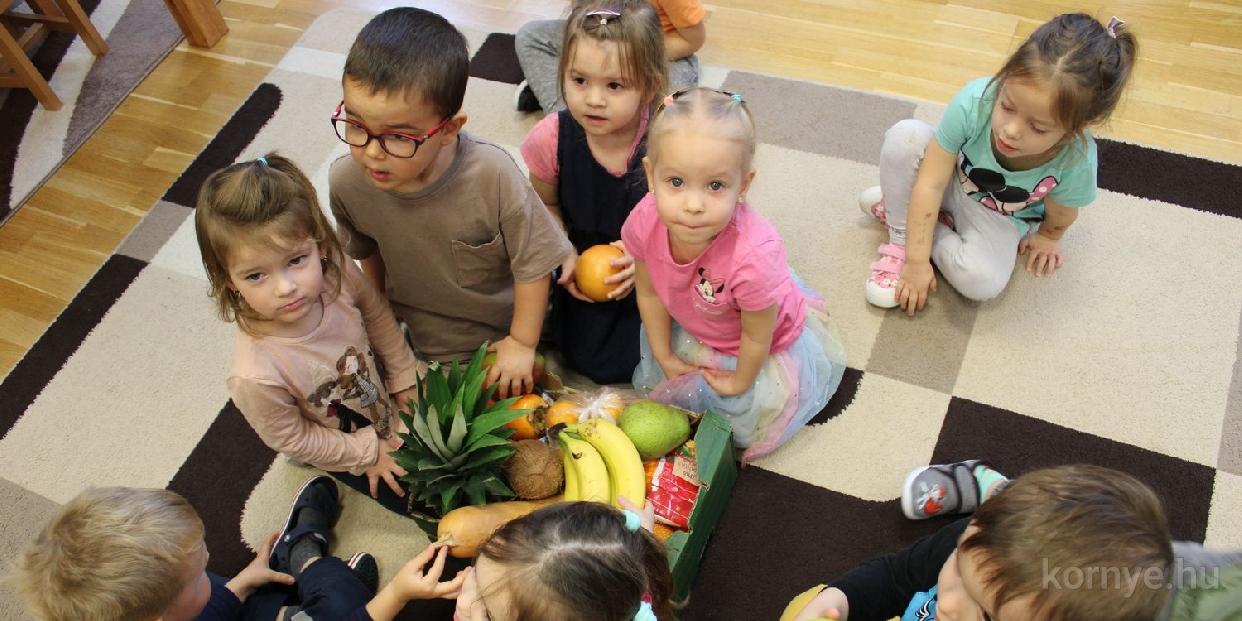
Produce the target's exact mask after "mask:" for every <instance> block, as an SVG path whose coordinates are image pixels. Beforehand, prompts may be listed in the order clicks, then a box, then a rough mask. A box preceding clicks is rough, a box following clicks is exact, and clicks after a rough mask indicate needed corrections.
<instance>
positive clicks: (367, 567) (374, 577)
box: [345, 552, 379, 595]
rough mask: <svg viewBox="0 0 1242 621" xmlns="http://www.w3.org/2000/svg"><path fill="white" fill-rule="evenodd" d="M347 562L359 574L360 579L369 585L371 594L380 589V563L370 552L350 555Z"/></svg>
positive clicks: (365, 584)
mask: <svg viewBox="0 0 1242 621" xmlns="http://www.w3.org/2000/svg"><path fill="white" fill-rule="evenodd" d="M345 564H346V565H349V568H350V569H352V570H353V572H354V575H355V576H358V580H359V581H361V582H362V584H363V586H365V587H367V591H370V592H371V595H375V593H376V592H377V591H379V564H378V563H376V562H375V557H374V556H371V553H370V552H359V553H357V554H355V555H353V556H352V557H350V559H349V560H348V561H346V563H345Z"/></svg>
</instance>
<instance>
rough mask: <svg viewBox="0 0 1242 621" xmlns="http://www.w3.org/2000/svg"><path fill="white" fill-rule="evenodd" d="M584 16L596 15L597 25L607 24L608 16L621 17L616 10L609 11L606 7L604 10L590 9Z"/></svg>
mask: <svg viewBox="0 0 1242 621" xmlns="http://www.w3.org/2000/svg"><path fill="white" fill-rule="evenodd" d="M586 16H587V17H598V18H599V25H600V26H607V25H608V18H610V17H621V14H620V13H618V12H616V11H609V10H607V9H604V10H600V11H591V12H590V13H587V14H586Z"/></svg>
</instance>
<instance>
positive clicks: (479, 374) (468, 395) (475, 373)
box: [461, 342, 494, 419]
mask: <svg viewBox="0 0 1242 621" xmlns="http://www.w3.org/2000/svg"><path fill="white" fill-rule="evenodd" d="M487 346H488V343H487V342H484V343H483V346H482V347H480V348H479V351H477V352H475V353H474V357H473V358H471V359H470V366H468V367H466V375H465V377H466V390H465V392H463V393H462V402H461V408H462V410H464V411H465V412H466V418H467V419H471V418H474V415H475V414H477V413H478V412H476V411H475V407H476V405H477V404H478V403H479V402H480V401H482V402H483V403H487V398H482V399H480V394H481V392H482V390H483V380H485V379H487V373H484V372H483V357H484V356H485V355H486V354H485V353H484V352H486V351H487ZM493 390H494V389H493ZM488 398H490V396H489V397H488Z"/></svg>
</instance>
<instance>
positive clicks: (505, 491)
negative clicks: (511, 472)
mask: <svg viewBox="0 0 1242 621" xmlns="http://www.w3.org/2000/svg"><path fill="white" fill-rule="evenodd" d="M483 487H484V488H485V489H487V493H488V494H491V495H492V496H495V497H497V498H513V497H514V496H516V495H517V494H515V493H513V490H511V489H509V486H508V485H505V482H504V481H501V480H500V479H498V478H496V477H495V476H494V475H492V476H488V477H487V479H486V480H484V481H483Z"/></svg>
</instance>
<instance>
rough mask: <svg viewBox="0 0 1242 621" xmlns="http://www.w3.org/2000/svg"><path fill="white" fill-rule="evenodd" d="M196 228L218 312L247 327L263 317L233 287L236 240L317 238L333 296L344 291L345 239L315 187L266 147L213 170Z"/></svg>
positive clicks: (203, 193) (197, 211)
mask: <svg viewBox="0 0 1242 621" xmlns="http://www.w3.org/2000/svg"><path fill="white" fill-rule="evenodd" d="M194 230H195V233H196V234H197V235H198V249H199V252H200V253H201V254H202V257H203V268H204V269H206V271H207V281H208V283H209V285H210V293H209V295H210V296H211V297H212V298H213V299H215V300H216V304H217V310H218V312H219V313H220V318H221V319H223V320H224V321H237V323H238V325H239V326H240V327H241V328H242V329H243V330H246V331H247V332H250V330H249V329H248V327H247V320H250V321H255V320H260V319H262V318H261V317H259V316H258V315H257V314H256V313H255V312H254V310H253V309H251V308H250V307H249V306H248V305H246V303H245V300H244V299H242V297H241V295H240V294H238V293H237V291H236V290H234V289H233V288H232V286H231V285H232V281H231V279H230V278H229V265H228V262H229V260H230V258H231V256H232V254H233V252H235V250H236V249H237V247H238V246H246V245H249V246H269V245H273V244H276V245H280V244H282V243H284V244H288V245H290V246H293V245H296V244H299V243H301V242H302V241H303V240H306V239H310V240H313V241H314V242H315V243H317V244H319V246H320V249H321V252H322V255H323V257H324V259H325V261H324V265H323V268H324V275H325V276H326V277H327V281H328V283H329V297H335V296H336V295H337V294H338V293H340V286H341V265H343V261H344V256H345V255H344V253H343V252H342V250H341V242H340V240H338V239H337V237H336V232H335V231H333V230H332V225H330V224H328V218H327V216H325V215H324V213H323V210H322V209H320V207H319V199H318V197H317V195H316V194H315V187H314V186H313V185H311V182H310V180H309V179H307V178H306V175H304V174H302V171H301V170H299V169H298V167H297V166H296V165H294V163H293V162H291V161H289V160H288V159H286V158H284V157H281V156H279V155H276V154H275V153H268V154H267V155H265V156H263V157H262V158H259V159H254V160H250V161H248V162H239V163H237V164H233V165H231V166H228V167H226V168H222V169H220V170H217V171H216V172H214V173H212V174H211V176H210V177H207V180H206V181H204V182H203V186H202V187H201V188H200V189H199V192H198V207H197V209H195V213H194Z"/></svg>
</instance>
